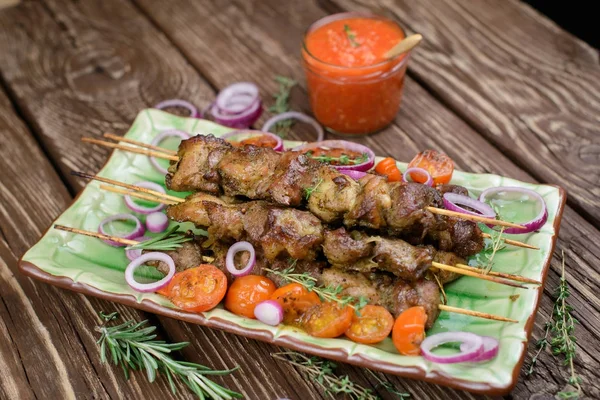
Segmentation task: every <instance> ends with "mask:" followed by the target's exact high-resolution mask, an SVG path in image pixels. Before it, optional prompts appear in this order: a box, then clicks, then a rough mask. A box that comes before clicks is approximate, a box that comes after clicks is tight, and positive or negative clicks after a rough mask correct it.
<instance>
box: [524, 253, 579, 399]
mask: <svg viewBox="0 0 600 400" xmlns="http://www.w3.org/2000/svg"><path fill="white" fill-rule="evenodd" d="M570 295H571V293H570V291H569V285H568V283H567V279H566V277H565V253H564V251H563V253H562V269H561V276H560V283H559V285H558V288H557V289H556V292H555V296H556V301H555V302H554V308H553V310H552V317H551V320H550V321H548V322H546V324H545V332H544V337H543V338H541V339H540V340H538V341H537V343H536V345H537V347H538V351H537V352H536V353H535V355H534V357H533V359H532V360H531V365H530V366H529V370H528V371H527V375H531V374H533V372H534V368H535V365H536V363H537V359H538V356H539V355H540V353H541V352H542V351H544V350H545V349H546V348H547V347H548V345H550V350H551V351H552V354H553V355H555V356H560V355H562V356H564V361H563V365H568V366H569V371H570V377H569V380H568V383H569V385H570V386H572V387H573V388H574V389H575V390H569V391H566V390H563V391H560V392H558V393H557V396H558V397H559V398H561V399H578V398H579V397H580V396H581V393H582V390H581V383H582V379H581V377H580V376H578V375H577V373H576V371H575V366H574V360H575V357H576V353H577V338H576V337H575V324H576V323H577V320H576V319H575V317H573V316H572V315H571V311H572V310H573V308H572V307H571V306H570V305H568V304H567V299H568V298H569V296H570Z"/></svg>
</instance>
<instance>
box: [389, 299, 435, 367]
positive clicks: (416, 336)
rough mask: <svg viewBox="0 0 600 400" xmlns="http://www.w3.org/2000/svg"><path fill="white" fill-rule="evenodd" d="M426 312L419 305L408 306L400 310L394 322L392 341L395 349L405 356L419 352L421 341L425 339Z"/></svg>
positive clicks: (416, 354) (415, 354)
mask: <svg viewBox="0 0 600 400" xmlns="http://www.w3.org/2000/svg"><path fill="white" fill-rule="evenodd" d="M426 322H427V313H426V312H425V308H424V307H421V306H417V307H410V308H408V309H406V310H404V311H403V312H402V314H400V315H399V316H398V318H396V322H394V328H393V329H392V341H393V342H394V346H395V347H396V350H398V351H399V352H400V354H404V355H405V356H418V355H419V354H421V342H422V341H423V340H424V339H425V323H426Z"/></svg>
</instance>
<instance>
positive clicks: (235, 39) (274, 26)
mask: <svg viewBox="0 0 600 400" xmlns="http://www.w3.org/2000/svg"><path fill="white" fill-rule="evenodd" d="M136 2H137V3H139V4H140V6H141V7H142V9H143V10H145V11H146V12H147V13H148V15H149V16H150V17H151V18H153V19H154V20H155V22H156V23H157V24H158V25H159V26H161V27H162V29H163V30H164V31H165V33H166V34H167V35H168V36H169V37H170V38H171V40H172V41H173V42H174V43H175V44H176V45H177V46H178V47H179V48H180V49H181V50H182V51H183V52H184V53H185V54H186V55H187V57H188V58H189V60H190V61H191V62H192V64H194V65H195V66H197V67H198V68H201V69H202V71H203V72H204V74H205V75H206V77H207V78H208V79H209V80H210V81H211V82H213V84H214V85H215V86H218V87H220V86H224V85H226V84H227V83H230V82H234V81H240V80H252V81H255V82H257V83H259V85H260V86H261V88H263V91H264V92H266V93H272V92H274V91H275V90H276V85H275V84H274V83H273V82H272V77H273V76H274V75H275V74H283V75H289V76H292V77H295V78H298V79H301V80H302V71H301V69H300V65H299V54H298V46H299V43H300V40H301V35H302V32H303V31H304V29H305V28H306V26H308V24H310V23H311V22H313V21H314V20H316V19H318V18H320V17H321V16H323V15H325V13H324V12H323V11H322V10H320V9H319V8H318V7H317V6H316V5H314V4H311V3H308V2H302V3H301V4H299V3H293V2H292V3H286V4H280V3H279V2H275V1H272V2H260V3H252V4H249V3H247V2H232V3H228V5H226V6H223V5H218V6H217V5H213V6H211V5H209V4H202V5H199V4H197V3H194V2H186V3H185V4H184V5H181V3H180V7H178V8H177V9H173V8H170V7H169V6H168V5H167V4H165V2H161V1H156V0H136ZM178 10H181V11H178ZM200 20H201V21H204V23H202V24H197V23H196V21H200ZM227 21H241V23H239V24H238V25H237V27H236V29H234V30H232V29H229V25H228V23H227ZM283 31H285V32H286V34H285V35H282V34H281V32H283ZM217 38H220V41H225V42H226V43H227V44H222V43H220V41H219V40H217ZM215 43H216V44H215ZM213 44H214V45H213ZM252 55H255V56H252ZM224 66H226V67H224ZM258 71H260V73H259V72H258ZM405 90H406V93H405V97H404V105H403V108H402V110H401V112H400V114H399V116H398V118H397V120H396V123H395V125H393V126H391V127H390V128H388V129H387V130H386V131H385V132H382V133H381V134H378V135H375V136H371V137H367V138H363V139H361V140H360V141H361V142H363V143H366V144H368V145H369V146H371V147H372V148H373V149H374V150H376V152H378V153H379V154H390V155H392V156H395V157H397V158H400V159H410V157H412V155H414V153H415V152H416V151H417V150H419V149H422V148H427V147H434V148H440V149H443V150H444V151H446V152H448V154H450V155H451V156H452V157H453V158H454V159H455V160H456V161H457V163H458V164H459V166H460V167H461V168H463V169H465V170H471V171H475V172H493V173H500V174H503V175H507V176H512V177H515V178H517V179H521V180H524V181H532V182H533V181H534V178H533V177H532V176H530V175H529V174H527V173H526V172H524V171H523V170H522V169H520V168H519V167H517V166H516V165H515V164H514V163H512V162H510V160H509V159H507V157H506V156H504V155H503V154H502V153H501V152H500V151H499V150H497V149H495V148H493V147H492V146H491V145H490V144H489V143H488V142H487V141H486V140H485V139H484V138H483V137H481V136H480V135H478V134H477V133H476V132H475V131H474V130H473V129H472V128H471V127H469V125H467V124H466V123H465V122H464V121H462V120H461V119H460V118H457V117H456V116H455V115H454V114H453V113H452V112H450V111H449V110H448V109H446V108H445V107H444V106H443V105H442V104H440V103H439V102H438V101H436V100H435V99H433V98H432V97H431V96H430V95H429V94H428V93H427V92H426V91H425V90H423V89H422V88H421V87H420V86H419V85H418V84H416V83H415V82H414V81H412V80H408V82H407V84H406V86H405ZM292 106H293V108H294V109H298V110H305V111H307V110H308V107H307V102H306V96H305V93H304V92H303V91H302V90H299V91H296V92H295V94H294V96H293V98H292ZM425 116H426V117H425ZM582 231H583V232H585V235H586V236H587V237H594V238H597V237H600V233H599V232H598V231H597V230H596V229H594V228H593V227H592V226H590V225H589V224H588V223H586V221H585V220H584V219H583V218H581V217H580V216H579V215H577V213H575V212H574V211H573V210H571V209H568V210H567V212H566V215H565V221H564V223H563V227H562V229H561V240H560V241H559V248H565V252H566V254H567V257H568V259H567V265H568V266H569V267H570V271H571V273H572V274H574V275H573V276H571V277H570V278H569V282H570V283H571V284H572V285H574V288H573V292H574V293H573V300H572V301H573V304H574V305H576V308H577V314H578V316H579V317H582V318H583V320H582V326H581V327H580V328H578V336H579V337H580V338H581V340H582V343H583V342H585V343H593V342H594V341H597V340H598V337H599V335H598V327H600V321H598V319H597V317H596V316H597V315H598V306H599V304H598V296H597V295H594V294H593V293H592V294H590V293H588V289H586V288H587V287H594V286H596V285H598V282H599V281H600V279H599V277H598V273H597V270H596V269H595V265H596V264H595V263H594V261H595V260H596V258H597V255H598V254H599V253H598V252H599V251H600V247H598V246H597V245H595V244H594V243H595V241H592V243H591V245H592V246H593V248H591V249H590V248H587V249H585V248H582V247H581V246H578V247H577V250H570V249H571V248H572V247H571V246H574V244H573V241H574V240H575V239H574V238H576V237H578V235H579V234H580V233H581V232H582ZM586 236H584V237H586ZM563 238H564V241H563ZM573 254H580V256H579V258H578V259H577V260H574V259H573V258H571V257H573ZM581 254H585V255H584V256H581ZM582 259H584V261H583V262H582V261H581V260H582ZM552 268H553V269H552V273H551V276H550V277H549V280H548V286H547V289H546V292H545V301H544V302H543V304H542V307H543V308H542V312H541V315H543V316H547V315H548V313H549V312H550V310H551V307H552V305H551V304H552V303H551V299H550V297H549V296H550V295H551V294H552V292H553V290H554V287H555V286H556V284H557V282H558V280H557V277H558V275H557V271H558V270H559V265H558V263H557V262H556V261H555V262H554V264H553V267H552ZM580 274H581V275H580ZM584 277H586V278H587V279H588V281H587V282H586V284H585V285H583V284H581V283H580V282H581V280H582V279H584ZM590 298H592V299H594V300H592V301H590V300H589V299H590ZM588 301H589V303H588ZM586 319H587V320H586ZM538 324H540V325H541V324H543V322H541V320H540V322H538ZM536 335H539V332H536ZM588 347H589V346H585V345H584V346H582V349H581V350H580V351H581V352H582V353H583V355H582V360H594V359H597V358H598V353H597V352H596V351H595V350H594V349H593V348H591V349H590V348H588ZM534 351H535V349H534V346H530V349H529V357H531V355H532V354H533V352H534ZM541 358H542V360H541V361H540V365H541V368H542V369H544V368H546V369H547V370H548V371H550V372H551V373H553V374H556V375H558V374H559V372H558V370H557V364H556V361H555V360H553V359H552V357H545V356H542V357H541ZM578 366H579V364H578ZM582 368H583V361H582ZM582 374H583V376H584V379H586V381H588V382H593V381H594V380H595V379H597V375H598V373H597V372H596V371H593V370H585V369H584V370H583V371H582ZM523 378H524V377H522V380H521V382H520V383H519V385H518V386H517V389H516V390H515V394H518V397H519V398H527V397H528V396H529V395H531V394H533V393H535V390H534V388H535V387H537V388H539V389H540V390H541V389H543V390H545V391H547V392H548V393H549V392H551V391H553V390H554V389H557V386H556V385H558V384H559V383H560V382H558V383H556V385H554V386H551V387H550V386H548V384H545V383H544V382H545V379H544V378H545V377H544V376H539V375H538V376H535V377H534V378H533V379H531V380H529V381H528V380H525V379H523ZM390 379H391V380H392V381H393V382H395V383H397V384H400V382H401V383H402V384H403V385H405V386H406V387H407V388H408V390H409V391H410V392H412V393H413V394H414V395H415V396H416V397H418V398H435V397H440V398H447V397H461V396H464V397H468V396H470V395H468V394H466V393H461V392H456V391H452V390H449V389H441V388H438V387H435V386H433V385H427V384H423V383H416V382H411V381H406V380H401V379H398V378H393V377H391V378H390ZM530 382H534V383H537V386H535V385H534V386H533V387H532V386H531V385H530V384H529V383H530ZM544 385H545V386H544ZM558 389H560V388H558ZM536 390H537V389H536ZM590 390H591V393H595V392H594V391H595V390H597V388H594V387H591V389H590ZM554 391H556V390H554Z"/></svg>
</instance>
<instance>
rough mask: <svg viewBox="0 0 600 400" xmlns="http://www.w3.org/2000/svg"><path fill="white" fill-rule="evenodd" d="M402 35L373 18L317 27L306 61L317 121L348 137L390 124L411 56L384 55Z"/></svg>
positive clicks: (309, 36) (334, 20)
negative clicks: (389, 56)
mask: <svg viewBox="0 0 600 400" xmlns="http://www.w3.org/2000/svg"><path fill="white" fill-rule="evenodd" d="M404 37H405V34H404V31H403V30H402V28H400V26H398V24H396V23H395V22H393V21H391V20H388V19H385V18H382V17H378V16H375V15H370V14H361V13H343V14H336V15H332V16H329V17H326V18H323V19H322V20H320V21H317V22H316V23H315V24H313V25H312V26H311V27H310V28H309V30H308V31H307V33H306V35H305V37H304V45H303V49H302V58H303V65H304V69H305V72H306V79H307V84H308V91H309V98H310V102H311V106H312V109H313V112H314V114H315V117H316V118H317V120H319V122H321V123H322V124H323V125H325V126H326V127H327V128H328V129H329V130H332V131H334V132H337V133H348V134H367V133H372V132H376V131H378V130H380V129H382V128H384V127H385V126H387V125H388V124H390V123H391V122H392V120H393V119H394V117H395V115H396V114H397V112H398V109H399V107H400V100H401V97H402V89H403V86H404V75H405V72H406V62H407V60H408V58H407V55H406V54H404V55H400V56H398V57H395V58H393V59H386V58H385V56H384V54H385V53H386V52H387V51H388V50H390V49H391V48H392V47H394V45H396V44H397V43H398V42H399V41H400V40H401V39H403V38H404Z"/></svg>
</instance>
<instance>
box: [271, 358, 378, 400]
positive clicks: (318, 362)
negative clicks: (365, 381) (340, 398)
mask: <svg viewBox="0 0 600 400" xmlns="http://www.w3.org/2000/svg"><path fill="white" fill-rule="evenodd" d="M271 356H272V357H273V358H276V359H277V360H280V361H284V362H287V363H290V364H292V365H294V366H296V367H298V368H300V370H301V371H303V372H304V373H306V374H307V375H308V377H309V378H310V379H311V380H314V381H315V382H317V383H318V384H319V386H321V387H322V388H323V390H324V391H325V393H326V394H327V395H328V396H329V397H330V398H332V399H334V398H335V397H334V395H336V394H344V395H346V396H347V398H349V399H353V400H378V399H379V396H377V394H375V393H374V392H373V390H372V389H367V388H365V387H363V386H361V385H359V384H357V383H354V382H352V381H351V380H350V377H349V376H348V375H343V376H338V375H336V374H334V373H333V370H334V369H335V368H336V364H335V363H334V362H332V361H329V360H323V359H322V358H318V357H308V356H305V355H304V354H301V353H298V352H295V351H284V352H279V353H272V354H271Z"/></svg>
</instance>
